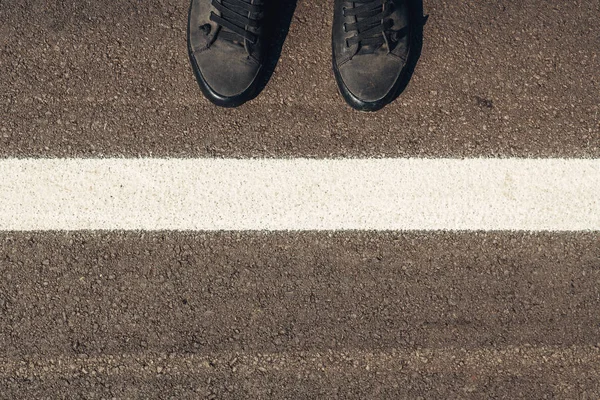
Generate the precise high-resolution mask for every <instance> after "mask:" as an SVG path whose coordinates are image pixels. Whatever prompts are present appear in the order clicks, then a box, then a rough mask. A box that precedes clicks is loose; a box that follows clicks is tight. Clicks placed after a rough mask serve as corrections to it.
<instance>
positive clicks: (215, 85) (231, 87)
mask: <svg viewBox="0 0 600 400" xmlns="http://www.w3.org/2000/svg"><path fill="white" fill-rule="evenodd" d="M232 46H233V45H232ZM238 47H239V46H238ZM192 56H193V58H194V60H195V62H196V65H197V69H198V72H199V73H200V75H201V79H202V81H203V82H204V84H205V85H206V86H207V89H208V90H209V92H211V94H213V95H214V96H215V97H219V98H225V99H227V98H234V97H238V96H243V95H244V94H245V93H246V92H247V91H248V90H249V89H250V87H251V86H252V84H253V83H254V81H255V80H256V78H257V76H258V73H259V71H260V68H261V66H260V63H258V62H257V61H256V60H254V59H253V58H251V57H249V56H248V55H247V54H246V52H245V50H244V49H243V48H242V47H239V49H236V48H230V49H227V48H224V46H214V47H210V48H209V49H206V50H204V51H202V52H200V53H194V54H192Z"/></svg>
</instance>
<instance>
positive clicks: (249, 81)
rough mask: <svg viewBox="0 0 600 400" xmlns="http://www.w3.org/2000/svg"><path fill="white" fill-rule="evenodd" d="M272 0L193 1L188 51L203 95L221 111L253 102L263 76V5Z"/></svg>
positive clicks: (264, 16)
mask: <svg viewBox="0 0 600 400" xmlns="http://www.w3.org/2000/svg"><path fill="white" fill-rule="evenodd" d="M268 2H270V0H192V2H191V5H190V10H189V17H188V35H187V42H188V52H189V56H190V62H191V64H192V68H193V70H194V74H195V75H196V80H197V81H198V85H200V89H201V90H202V92H203V93H204V95H205V96H206V97H207V98H208V99H209V100H210V101H211V102H213V103H214V104H216V105H218V106H222V107H236V106H239V105H241V104H242V103H244V102H246V101H248V100H250V99H252V98H253V97H254V96H255V95H256V94H257V91H258V87H259V85H260V83H261V82H260V81H261V78H262V77H263V73H264V69H265V68H264V64H263V62H264V59H265V53H266V50H267V48H268V43H266V40H265V39H266V38H265V30H266V29H265V22H266V21H265V19H266V14H265V12H266V3H268Z"/></svg>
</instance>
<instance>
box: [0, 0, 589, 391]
mask: <svg viewBox="0 0 600 400" xmlns="http://www.w3.org/2000/svg"><path fill="white" fill-rule="evenodd" d="M332 3H333V1H332V0H327V1H310V0H299V1H298V3H297V4H296V5H295V12H294V14H293V16H292V15H291V14H290V13H289V11H291V10H292V9H293V8H294V4H292V3H287V5H285V6H282V13H283V14H285V15H282V18H281V19H282V21H284V22H285V20H286V19H287V18H289V19H291V25H290V27H289V33H288V34H287V37H285V42H284V43H283V47H282V49H281V57H280V60H279V63H278V64H277V67H276V68H275V71H274V74H273V76H272V78H271V80H270V81H269V83H268V84H267V86H266V88H265V90H264V91H263V93H262V94H261V95H260V96H259V97H258V98H257V99H255V100H254V101H252V102H250V103H248V104H246V105H244V106H242V107H240V108H238V109H235V110H222V109H217V108H215V107H214V106H212V105H210V104H209V103H208V102H207V101H206V100H204V99H203V98H202V97H201V94H200V91H199V89H198V87H197V85H196V82H195V80H194V77H193V73H192V71H191V68H190V67H189V65H188V57H187V53H186V43H185V29H186V13H187V8H188V3H187V2H186V1H179V0H177V1H166V0H165V1H160V0H144V1H136V0H115V1H109V2H102V1H84V0H78V1H65V2H63V1H40V0H9V1H6V0H0V157H2V158H24V157H33V158H39V157H76V158H99V157H138V156H143V157H185V158H188V157H194V158H206V157H233V158H246V157H269V158H282V157H284V158H289V157H309V158H327V157H434V158H438V157H450V158H460V157H525V158H538V157H545V158H546V157H564V158H593V159H596V158H600V74H599V73H598V71H600V34H599V32H598V26H599V20H600V1H598V0H569V1H565V0H532V1H521V0H519V1H517V0H514V1H513V0H498V1H487V2H480V1H471V2H466V1H453V0H431V1H428V0H427V1H425V3H424V4H423V8H424V13H425V14H427V15H429V18H428V20H427V23H426V25H425V26H424V28H423V39H424V40H423V48H422V54H421V57H420V59H419V62H418V64H417V65H416V68H415V71H414V74H413V76H412V79H411V81H410V83H409V85H408V87H407V89H406V90H405V92H404V93H403V94H402V95H401V96H400V98H399V99H398V100H397V101H396V102H394V103H393V104H391V105H390V106H388V107H386V108H385V109H384V110H382V111H381V112H378V113H375V114H364V113H358V112H354V111H352V110H350V109H349V108H348V107H347V106H346V105H345V103H344V102H343V100H342V99H341V97H340V96H339V95H338V94H337V92H336V86H335V82H334V79H333V73H332V72H331V61H330V29H331V20H332ZM283 38H284V36H283V35H281V38H280V39H283ZM0 179H2V177H1V176H0ZM0 398H1V399H43V398H50V399H56V398H67V399H73V398H86V399H112V398H116V399H137V398H157V399H167V398H173V399H196V398H208V399H247V398H255V399H272V398H275V399H279V398H282V399H283V398H287V399H333V398H339V399H403V398H411V399H412V398H423V399H430V398H435V399H455V398H460V399H462V398H466V399H481V398H506V399H517V398H526V399H537V398H540V399H544V398H545V399H554V398H564V399H573V398H579V399H597V398H600V233H598V232H594V231H590V232H570V233H567V232H509V231H480V232H433V231H414V232H373V231H330V232H311V231H305V232H254V233H253V232H211V233H209V232H186V233H177V232H160V231H148V232H134V231H93V230H86V231H78V232H61V231H48V232H38V231H31V232H16V231H0Z"/></svg>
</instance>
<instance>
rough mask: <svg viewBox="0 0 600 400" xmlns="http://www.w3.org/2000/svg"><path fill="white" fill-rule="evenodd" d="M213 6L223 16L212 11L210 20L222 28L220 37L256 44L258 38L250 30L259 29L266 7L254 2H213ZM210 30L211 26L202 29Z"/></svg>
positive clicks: (243, 0)
mask: <svg viewBox="0 0 600 400" xmlns="http://www.w3.org/2000/svg"><path fill="white" fill-rule="evenodd" d="M211 5H212V6H213V7H214V8H215V9H217V10H218V11H219V12H220V13H221V15H217V14H216V13H215V12H213V11H211V13H210V20H211V21H213V22H215V23H216V24H217V25H219V26H221V28H222V29H221V31H220V32H219V37H221V38H223V39H225V40H229V41H231V42H238V43H244V41H248V42H250V43H251V44H256V41H257V39H258V36H257V35H256V34H255V33H253V32H252V31H250V30H249V29H248V28H258V27H259V26H260V22H261V21H260V20H261V19H262V16H263V11H264V6H263V3H262V2H260V1H255V0H254V1H253V0H211ZM201 28H202V29H204V30H206V29H210V25H205V26H203V27H201Z"/></svg>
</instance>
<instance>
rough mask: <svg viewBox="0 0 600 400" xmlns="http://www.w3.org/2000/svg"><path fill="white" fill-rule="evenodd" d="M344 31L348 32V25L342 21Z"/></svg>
mask: <svg viewBox="0 0 600 400" xmlns="http://www.w3.org/2000/svg"><path fill="white" fill-rule="evenodd" d="M344 32H348V27H347V26H346V23H345V22H344Z"/></svg>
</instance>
